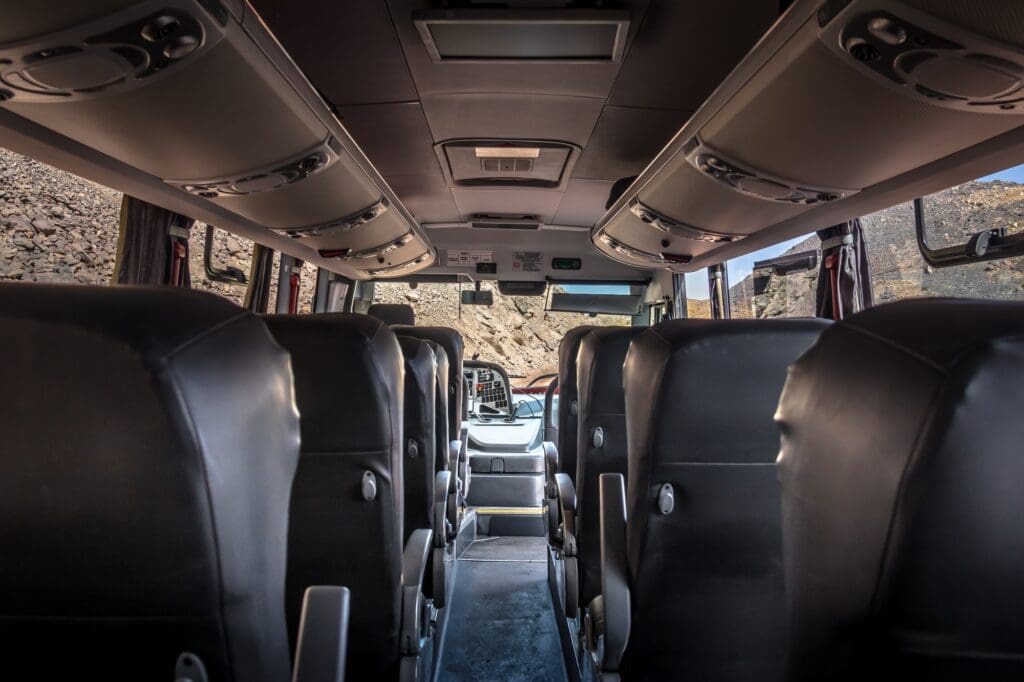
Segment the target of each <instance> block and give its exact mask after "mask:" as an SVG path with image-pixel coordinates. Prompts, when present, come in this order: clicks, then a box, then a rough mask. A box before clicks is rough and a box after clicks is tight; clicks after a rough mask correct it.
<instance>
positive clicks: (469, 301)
mask: <svg viewBox="0 0 1024 682" xmlns="http://www.w3.org/2000/svg"><path fill="white" fill-rule="evenodd" d="M462 305H494V292H493V291H490V290H484V289H481V290H479V291H463V292H462Z"/></svg>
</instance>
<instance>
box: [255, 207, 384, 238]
mask: <svg viewBox="0 0 1024 682" xmlns="http://www.w3.org/2000/svg"><path fill="white" fill-rule="evenodd" d="M387 210H388V200H387V199H381V200H380V201H378V202H377V203H375V204H373V205H372V206H367V207H366V208H364V209H363V210H362V211H357V212H356V213H353V214H352V215H349V216H345V217H344V218H340V219H338V220H332V221H330V222H328V223H323V224H320V225H310V226H308V227H290V228H275V229H277V230H278V231H279V232H284V233H285V234H287V235H288V236H289V237H292V238H293V239H303V238H307V237H327V236H332V237H333V236H336V235H339V234H341V233H343V232H348V231H349V230H351V229H353V228H356V227H359V226H360V225H365V224H366V223H368V222H370V221H371V220H374V219H375V218H379V217H380V216H382V215H384V214H385V213H386V212H387Z"/></svg>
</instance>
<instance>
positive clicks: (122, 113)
mask: <svg viewBox="0 0 1024 682" xmlns="http://www.w3.org/2000/svg"><path fill="white" fill-rule="evenodd" d="M82 5H85V7H83V6H82ZM9 14H10V15H9V16H5V26H4V27H3V28H2V29H0V107H3V108H5V109H7V110H8V111H9V112H12V113H14V114H16V115H17V116H19V117H22V118H24V119H27V120H28V121H30V122H32V123H35V124H38V125H39V126H42V127H43V128H45V129H47V130H48V131H52V132H53V133H57V134H59V135H62V136H65V137H66V138H70V139H71V140H74V141H75V142H78V143H81V144H82V145H85V147H87V148H88V149H89V150H94V151H95V152H98V153H99V154H102V155H105V156H106V157H110V158H111V159H114V160H116V161H117V162H120V163H122V164H125V165H126V166H128V167H130V169H132V170H133V171H135V172H137V173H139V174H145V175H146V176H149V177H151V178H159V180H160V181H161V183H162V187H163V190H162V192H163V194H164V195H165V197H166V198H168V199H169V201H170V203H174V202H175V201H178V200H180V199H181V198H182V197H181V193H184V194H186V195H188V197H187V198H188V199H190V200H191V201H192V202H193V205H197V206H199V207H200V208H199V210H198V211H197V213H202V210H203V207H204V206H207V205H208V204H209V205H212V206H210V207H209V208H211V210H212V209H213V208H216V209H221V210H218V211H217V212H216V214H217V215H218V216H224V215H228V216H230V217H229V218H228V219H227V220H226V221H225V220H223V219H219V220H217V223H218V225H219V226H221V227H224V228H227V229H232V225H231V224H230V223H231V221H232V219H234V218H236V219H237V220H238V222H239V224H244V225H248V226H252V225H253V224H255V225H257V226H259V227H260V228H263V230H264V236H266V237H268V240H267V241H270V242H273V245H274V246H275V247H276V248H280V249H281V250H283V251H286V252H288V253H291V254H292V255H294V256H296V257H299V258H303V259H305V260H312V261H315V262H318V263H320V264H322V265H325V266H326V267H329V268H331V269H333V270H336V271H337V272H340V273H342V274H345V275H347V276H350V277H354V278H365V277H387V276H391V275H405V274H408V273H411V272H414V271H416V270H418V269H421V268H423V267H426V266H428V265H430V264H431V263H432V262H433V261H434V260H435V257H436V253H435V251H434V248H433V247H432V246H431V244H430V243H429V241H428V240H427V238H426V236H425V234H424V233H423V231H422V230H421V229H420V227H419V225H418V224H417V222H416V220H415V219H414V218H413V216H412V215H411V214H410V213H409V211H408V210H406V208H405V207H404V206H403V205H402V204H401V203H400V202H399V200H398V198H397V197H396V196H395V194H394V193H393V192H392V191H391V189H390V188H389V187H388V186H387V184H386V183H385V182H384V180H383V178H382V177H381V176H380V174H379V173H378V172H377V171H376V169H374V168H373V166H372V165H371V164H370V162H369V161H368V159H367V158H366V156H365V155H364V154H363V153H362V151H360V149H359V148H358V146H357V145H356V144H355V142H354V141H353V140H352V138H351V137H350V136H349V135H348V133H347V132H346V131H345V129H344V128H343V127H342V126H341V124H340V123H339V121H338V119H337V118H336V117H335V116H334V115H333V113H332V112H331V111H330V109H329V108H328V106H327V104H326V103H325V102H324V101H323V99H322V98H321V97H320V96H319V95H318V94H317V93H316V91H315V90H314V89H313V88H312V86H311V85H310V84H309V83H308V82H307V81H306V79H305V77H304V76H303V75H302V73H301V72H300V71H299V70H298V68H297V67H296V66H295V64H294V63H293V62H292V61H291V60H290V58H289V57H288V56H287V54H285V52H284V50H283V49H282V48H281V46H280V45H279V44H278V43H277V41H276V40H275V39H274V38H273V36H272V35H270V33H269V32H268V31H267V29H266V27H265V26H264V25H263V23H262V22H261V21H260V19H259V17H258V16H257V15H256V14H255V13H254V12H253V10H252V9H251V8H250V7H249V6H248V5H246V4H244V3H242V2H241V1H239V0H223V1H222V0H151V1H146V2H130V1H128V0H104V1H103V2H93V3H81V2H78V1H77V0H34V1H33V2H32V3H24V5H23V6H21V7H19V8H18V9H17V10H15V11H13V12H11V13H9ZM339 68H346V67H345V66H344V65H339ZM196 201H198V202H199V203H198V204H196V203H195V202H196ZM193 215H194V216H195V217H197V218H200V219H203V216H202V215H195V214H193ZM267 230H269V232H266V231H267ZM250 232H251V230H250ZM275 235H278V236H279V237H276V236H275ZM255 238H256V239H257V241H259V240H260V239H259V235H255Z"/></svg>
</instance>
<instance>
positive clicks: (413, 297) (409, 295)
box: [405, 289, 420, 303]
mask: <svg viewBox="0 0 1024 682" xmlns="http://www.w3.org/2000/svg"><path fill="white" fill-rule="evenodd" d="M405 300H407V301H409V302H410V303H416V302H417V301H419V300H420V294H419V292H418V291H416V290H414V289H410V290H409V291H407V292H406V293H405Z"/></svg>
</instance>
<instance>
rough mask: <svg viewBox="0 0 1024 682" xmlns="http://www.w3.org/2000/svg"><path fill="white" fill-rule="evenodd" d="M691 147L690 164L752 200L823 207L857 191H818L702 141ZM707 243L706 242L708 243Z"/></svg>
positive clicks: (697, 141)
mask: <svg viewBox="0 0 1024 682" xmlns="http://www.w3.org/2000/svg"><path fill="white" fill-rule="evenodd" d="M695 142H696V143H695V144H693V143H691V144H688V145H687V146H688V147H689V148H690V150H689V153H688V155H687V157H686V160H687V161H689V162H690V164H692V165H693V166H694V167H695V168H696V169H697V170H699V171H700V172H702V173H704V174H705V175H707V176H708V177H709V178H712V179H713V180H716V181H717V182H720V183H722V184H723V185H725V186H727V187H729V188H730V189H732V190H734V191H736V192H739V193H740V194H745V195H747V196H749V197H756V198H758V199H765V200H767V201H778V202H782V203H786V204H804V205H812V204H820V203H825V202H829V201H835V200H836V199H843V198H845V197H848V196H850V195H852V194H856V193H857V190H852V189H834V188H826V187H814V186H811V185H805V184H803V183H795V182H793V181H791V180H784V179H782V178H779V177H775V176H772V175H769V174H767V173H762V172H761V171H757V170H754V169H752V168H749V167H745V166H743V165H741V164H739V163H737V162H735V161H731V160H729V159H728V158H727V157H726V156H725V155H724V154H721V153H719V152H717V151H715V150H714V149H712V148H711V147H709V146H708V145H706V144H704V143H703V142H702V141H701V140H699V139H697V140H696V141H695ZM705 241H706V240H705Z"/></svg>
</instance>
